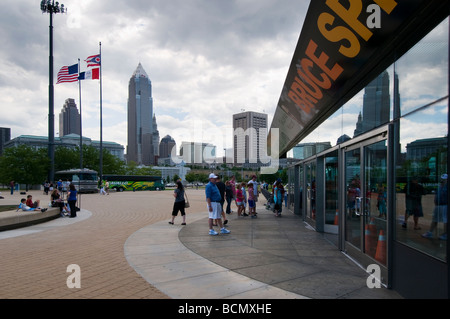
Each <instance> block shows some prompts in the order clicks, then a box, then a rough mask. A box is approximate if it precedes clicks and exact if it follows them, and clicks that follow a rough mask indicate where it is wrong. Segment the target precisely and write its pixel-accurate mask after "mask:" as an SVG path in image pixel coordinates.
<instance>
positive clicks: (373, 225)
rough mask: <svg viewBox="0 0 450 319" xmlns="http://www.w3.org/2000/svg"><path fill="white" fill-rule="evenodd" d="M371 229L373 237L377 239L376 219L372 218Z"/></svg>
mask: <svg viewBox="0 0 450 319" xmlns="http://www.w3.org/2000/svg"><path fill="white" fill-rule="evenodd" d="M369 229H370V233H371V234H372V236H374V237H376V235H377V226H376V225H375V218H373V217H372V218H371V219H370V222H369Z"/></svg>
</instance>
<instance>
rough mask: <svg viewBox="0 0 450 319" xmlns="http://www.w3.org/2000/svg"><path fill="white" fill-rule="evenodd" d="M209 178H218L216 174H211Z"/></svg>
mask: <svg viewBox="0 0 450 319" xmlns="http://www.w3.org/2000/svg"><path fill="white" fill-rule="evenodd" d="M209 178H217V175H216V174H214V173H211V174H209Z"/></svg>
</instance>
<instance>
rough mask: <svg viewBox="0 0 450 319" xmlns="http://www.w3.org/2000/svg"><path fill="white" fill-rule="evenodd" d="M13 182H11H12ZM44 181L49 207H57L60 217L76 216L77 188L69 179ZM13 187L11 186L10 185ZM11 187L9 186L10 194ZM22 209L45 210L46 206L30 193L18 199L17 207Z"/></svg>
mask: <svg viewBox="0 0 450 319" xmlns="http://www.w3.org/2000/svg"><path fill="white" fill-rule="evenodd" d="M12 183H13V182H12ZM55 184H56V187H54V186H53V185H54V184H53V183H49V182H48V181H46V182H45V183H44V193H45V194H46V195H48V194H49V193H50V205H49V206H51V207H59V211H60V215H61V217H70V218H74V217H77V210H78V208H77V206H76V202H77V189H76V188H75V185H74V184H73V183H71V182H69V181H62V180H59V181H58V182H56V183H55ZM12 187H13V186H12ZM12 193H13V189H12V188H11V194H12ZM19 209H21V210H22V211H40V212H45V211H47V209H48V208H42V207H41V201H40V199H36V200H33V196H32V195H27V198H22V199H21V200H20V204H19V208H18V210H19Z"/></svg>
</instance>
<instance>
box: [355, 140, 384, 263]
mask: <svg viewBox="0 0 450 319" xmlns="http://www.w3.org/2000/svg"><path fill="white" fill-rule="evenodd" d="M364 182H365V185H364V196H363V197H362V202H361V204H364V208H363V210H362V211H363V213H364V219H363V222H364V251H365V253H366V254H367V255H369V256H370V257H372V258H374V259H376V260H377V261H378V262H379V263H381V264H382V265H384V266H386V263H387V260H386V252H387V251H386V238H387V237H386V236H387V227H386V223H387V142H386V141H381V142H378V143H374V144H371V145H367V146H365V147H364Z"/></svg>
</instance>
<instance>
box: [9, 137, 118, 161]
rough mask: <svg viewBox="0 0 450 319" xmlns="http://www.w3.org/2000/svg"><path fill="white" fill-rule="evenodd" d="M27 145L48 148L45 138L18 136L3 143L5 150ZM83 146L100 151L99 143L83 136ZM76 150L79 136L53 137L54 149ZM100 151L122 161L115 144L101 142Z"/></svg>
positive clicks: (35, 147) (78, 144) (78, 145)
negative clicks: (106, 152)
mask: <svg viewBox="0 0 450 319" xmlns="http://www.w3.org/2000/svg"><path fill="white" fill-rule="evenodd" d="M19 145H27V146H30V147H32V148H34V149H36V150H37V149H40V148H48V137H47V136H36V135H20V136H17V137H15V138H13V139H12V140H10V141H8V142H7V143H5V148H9V147H17V146H19ZM83 145H92V146H93V147H95V148H96V149H98V150H99V151H100V141H95V140H92V139H90V138H88V137H84V136H83ZM60 146H61V147H67V148H71V149H73V148H78V147H80V135H76V134H68V135H65V136H60V137H55V147H60ZM102 149H104V150H107V151H108V152H109V153H111V155H114V156H116V157H117V158H119V159H120V160H122V161H123V160H124V147H123V146H122V145H120V144H118V143H116V142H108V141H102Z"/></svg>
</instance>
